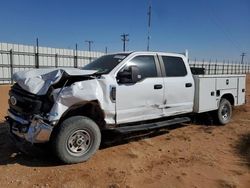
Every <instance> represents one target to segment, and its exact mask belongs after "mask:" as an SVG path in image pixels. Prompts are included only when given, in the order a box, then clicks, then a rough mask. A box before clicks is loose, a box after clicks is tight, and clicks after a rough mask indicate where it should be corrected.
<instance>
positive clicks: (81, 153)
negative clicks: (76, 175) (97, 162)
mask: <svg viewBox="0 0 250 188" xmlns="http://www.w3.org/2000/svg"><path fill="white" fill-rule="evenodd" d="M59 126H60V127H59V128H58V130H57V134H55V135H54V138H52V148H53V150H54V152H55V154H56V156H57V157H58V158H59V160H61V161H62V162H64V163H68V164H71V163H79V162H84V161H87V160H88V159H89V158H90V157H91V156H92V155H93V154H94V153H95V152H96V151H97V150H98V148H99V146H100V143H101V132H100V129H99V127H98V126H97V124H96V123H95V122H94V121H93V120H91V119H89V118H88V117H84V116H73V117H70V118H68V119H66V120H64V121H63V122H62V124H61V125H59Z"/></svg>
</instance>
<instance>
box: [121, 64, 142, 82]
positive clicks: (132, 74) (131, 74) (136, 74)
mask: <svg viewBox="0 0 250 188" xmlns="http://www.w3.org/2000/svg"><path fill="white" fill-rule="evenodd" d="M117 80H118V83H122V84H125V83H136V82H138V81H139V80H141V74H140V70H139V68H138V67H137V66H134V65H133V66H129V67H128V68H126V69H124V70H123V71H120V72H119V73H118V74H117Z"/></svg>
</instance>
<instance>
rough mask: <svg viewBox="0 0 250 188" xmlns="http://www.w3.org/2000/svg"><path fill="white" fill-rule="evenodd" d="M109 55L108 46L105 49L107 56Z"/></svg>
mask: <svg viewBox="0 0 250 188" xmlns="http://www.w3.org/2000/svg"><path fill="white" fill-rule="evenodd" d="M107 53H108V47H107V46H106V47H105V54H107Z"/></svg>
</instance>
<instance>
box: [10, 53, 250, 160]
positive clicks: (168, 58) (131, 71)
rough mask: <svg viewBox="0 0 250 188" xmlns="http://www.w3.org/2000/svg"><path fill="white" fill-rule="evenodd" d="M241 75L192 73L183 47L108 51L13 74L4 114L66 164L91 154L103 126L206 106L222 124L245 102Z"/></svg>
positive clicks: (150, 125) (134, 127)
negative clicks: (82, 62)
mask: <svg viewBox="0 0 250 188" xmlns="http://www.w3.org/2000/svg"><path fill="white" fill-rule="evenodd" d="M245 79H246V77H245V75H193V74H192V72H191V69H190V67H189V64H188V57H187V54H186V55H185V54H176V53H162V52H131V53H116V54H109V55H105V56H102V57H100V58H98V59H97V60H95V61H93V62H92V63H90V64H88V65H86V66H85V67H83V68H82V69H73V68H68V69H33V70H29V71H22V72H18V73H16V74H15V75H14V80H15V82H16V83H15V84H14V85H13V86H12V88H11V90H10V92H9V95H10V98H9V110H8V116H7V117H6V118H7V120H8V122H9V124H10V131H11V133H12V135H13V136H14V137H15V138H17V139H18V140H20V139H21V140H26V141H28V142H31V143H43V142H51V144H52V146H53V148H54V150H53V151H54V152H55V154H56V155H57V156H58V158H59V159H60V160H61V161H63V162H65V163H77V162H82V161H86V160H87V159H89V158H90V157H91V156H92V155H93V154H94V153H95V152H96V151H97V150H98V148H99V145H100V142H101V134H102V131H103V130H107V129H108V130H113V131H118V132H121V133H127V132H132V131H141V130H150V129H155V128H161V127H164V126H167V125H172V124H178V123H183V122H187V121H190V118H189V115H190V114H191V113H202V112H208V111H211V112H213V113H214V114H216V119H217V120H218V121H217V122H218V123H219V124H226V123H228V122H229V121H230V119H231V117H232V107H233V106H238V105H242V104H244V103H245Z"/></svg>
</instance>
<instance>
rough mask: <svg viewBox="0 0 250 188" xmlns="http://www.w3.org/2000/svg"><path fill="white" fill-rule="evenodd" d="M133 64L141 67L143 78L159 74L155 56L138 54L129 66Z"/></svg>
mask: <svg viewBox="0 0 250 188" xmlns="http://www.w3.org/2000/svg"><path fill="white" fill-rule="evenodd" d="M131 65H136V66H137V67H138V68H139V70H140V74H141V79H144V78H150V77H157V76H158V75H157V70H156V65H155V59H154V56H151V55H142V56H136V57H134V58H133V59H132V60H130V62H129V63H128V65H127V66H131Z"/></svg>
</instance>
